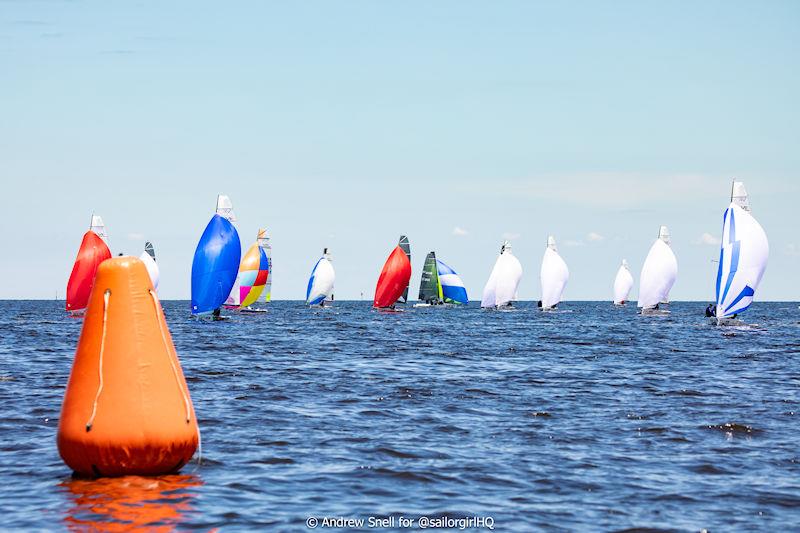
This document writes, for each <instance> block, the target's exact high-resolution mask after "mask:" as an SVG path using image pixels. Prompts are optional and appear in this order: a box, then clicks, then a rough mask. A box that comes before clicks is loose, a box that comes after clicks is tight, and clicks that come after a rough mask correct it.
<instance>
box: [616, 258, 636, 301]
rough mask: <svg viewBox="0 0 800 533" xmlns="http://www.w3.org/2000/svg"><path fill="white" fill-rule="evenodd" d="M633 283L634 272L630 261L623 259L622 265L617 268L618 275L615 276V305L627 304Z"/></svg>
mask: <svg viewBox="0 0 800 533" xmlns="http://www.w3.org/2000/svg"><path fill="white" fill-rule="evenodd" d="M633 283H634V282H633V274H631V269H630V268H629V267H628V261H626V260H625V259H623V260H622V265H620V267H619V270H617V277H616V278H614V305H625V302H627V301H628V295H629V294H630V292H631V289H632V288H633Z"/></svg>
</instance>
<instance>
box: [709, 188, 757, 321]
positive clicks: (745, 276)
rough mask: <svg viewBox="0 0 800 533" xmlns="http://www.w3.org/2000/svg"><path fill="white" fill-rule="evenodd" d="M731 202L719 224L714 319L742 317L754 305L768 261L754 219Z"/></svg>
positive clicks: (735, 203)
mask: <svg viewBox="0 0 800 533" xmlns="http://www.w3.org/2000/svg"><path fill="white" fill-rule="evenodd" d="M740 203H741V202H738V203H737V202H731V205H730V206H729V207H728V209H727V210H726V211H725V215H724V217H723V219H722V220H723V222H722V244H721V248H720V255H719V267H718V270H717V318H724V317H729V316H733V315H734V314H737V313H741V312H742V311H744V310H745V309H747V308H748V307H749V306H750V304H751V303H752V302H753V296H754V295H755V291H756V289H757V288H758V285H759V283H761V278H762V276H763V275H764V270H766V268H767V260H768V258H769V241H768V240H767V234H766V233H765V232H764V229H763V228H762V227H761V225H760V224H759V223H758V221H757V220H756V219H755V218H753V215H751V214H750V213H748V212H747V211H745V210H744V209H742V208H741V207H740V205H739V204H740Z"/></svg>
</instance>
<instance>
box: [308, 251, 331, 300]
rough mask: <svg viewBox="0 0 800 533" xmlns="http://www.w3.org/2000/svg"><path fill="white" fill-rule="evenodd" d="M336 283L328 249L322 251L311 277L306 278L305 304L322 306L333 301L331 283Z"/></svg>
mask: <svg viewBox="0 0 800 533" xmlns="http://www.w3.org/2000/svg"><path fill="white" fill-rule="evenodd" d="M334 281H336V273H335V272H334V270H333V260H332V258H331V254H330V253H329V252H328V249H327V248H325V249H324V250H323V251H322V257H320V258H319V260H318V261H317V264H315V265H314V269H313V270H312V271H311V276H310V277H309V278H308V287H307V288H306V303H307V304H308V305H319V306H324V305H325V301H326V300H327V299H328V298H330V299H331V300H329V301H332V300H333V283H334Z"/></svg>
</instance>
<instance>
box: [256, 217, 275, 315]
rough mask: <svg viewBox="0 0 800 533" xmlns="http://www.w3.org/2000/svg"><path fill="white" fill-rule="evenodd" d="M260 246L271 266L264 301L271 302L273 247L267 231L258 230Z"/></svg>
mask: <svg viewBox="0 0 800 533" xmlns="http://www.w3.org/2000/svg"><path fill="white" fill-rule="evenodd" d="M258 245H259V246H260V247H261V249H262V250H264V254H265V255H266V256H267V263H268V264H269V274H267V284H266V286H265V287H264V301H265V302H269V301H271V300H272V245H271V244H270V243H269V237H267V230H266V229H259V230H258Z"/></svg>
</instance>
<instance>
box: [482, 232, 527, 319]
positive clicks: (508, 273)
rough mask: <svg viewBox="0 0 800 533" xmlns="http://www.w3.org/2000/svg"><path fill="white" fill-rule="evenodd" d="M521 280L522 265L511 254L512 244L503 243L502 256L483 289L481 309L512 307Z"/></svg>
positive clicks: (496, 262)
mask: <svg viewBox="0 0 800 533" xmlns="http://www.w3.org/2000/svg"><path fill="white" fill-rule="evenodd" d="M521 279H522V264H521V263H520V262H519V259H517V258H516V257H514V254H513V253H511V244H510V243H509V242H508V241H503V245H502V246H501V247H500V256H499V257H498V258H497V261H495V264H494V268H492V273H491V274H490V275H489V280H488V281H487V282H486V286H485V287H484V288H483V298H482V299H481V307H484V308H492V309H494V308H500V307H510V306H511V303H512V302H513V301H514V300H516V299H517V289H518V288H519V282H520V280H521Z"/></svg>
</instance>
